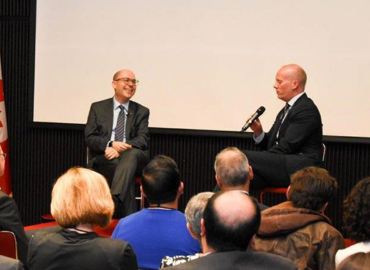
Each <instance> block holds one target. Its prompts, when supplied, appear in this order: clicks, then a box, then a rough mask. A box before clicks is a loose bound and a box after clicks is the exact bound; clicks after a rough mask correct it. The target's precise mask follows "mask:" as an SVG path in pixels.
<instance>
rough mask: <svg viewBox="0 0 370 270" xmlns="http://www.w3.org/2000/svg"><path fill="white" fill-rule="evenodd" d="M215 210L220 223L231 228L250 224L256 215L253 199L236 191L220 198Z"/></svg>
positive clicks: (216, 201) (215, 204) (217, 200)
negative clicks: (246, 223)
mask: <svg viewBox="0 0 370 270" xmlns="http://www.w3.org/2000/svg"><path fill="white" fill-rule="evenodd" d="M214 208H215V213H216V215H217V217H218V218H219V219H220V221H222V223H223V224H225V225H227V226H230V227H233V226H238V225H240V224H243V223H245V222H248V221H249V220H251V219H253V217H254V216H255V215H256V211H255V209H254V204H253V199H252V198H251V197H250V196H247V195H246V194H245V193H242V192H240V191H236V190H233V191H229V192H225V193H223V194H222V195H221V196H220V197H218V198H217V199H216V200H215V203H214Z"/></svg>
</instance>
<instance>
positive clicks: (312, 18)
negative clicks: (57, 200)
mask: <svg viewBox="0 0 370 270" xmlns="http://www.w3.org/2000/svg"><path fill="white" fill-rule="evenodd" d="M369 18H370V2H369V1H368V0H356V1H353V0H305V1H303V0H279V1H276V0H131V1H129V0H103V1H102V0H78V1H76V0H38V1H37V14H36V63H35V96H34V121H35V122H47V123H72V124H85V123H86V119H87V115H88V111H89V108H90V105H91V103H92V102H94V101H98V100H102V99H106V98H109V97H112V96H113V89H112V87H111V81H112V76H113V74H114V73H115V72H116V71H117V70H119V69H122V68H128V69H131V70H133V71H134V72H135V74H136V77H137V79H139V80H140V83H139V84H138V89H137V92H136V95H135V96H134V97H133V100H134V101H137V102H139V103H141V104H143V105H144V106H146V107H148V108H150V110H151V115H150V127H156V128H170V129H191V130H211V131H239V130H240V128H241V126H242V125H243V124H244V122H245V120H246V118H247V117H249V116H250V115H251V114H252V113H254V112H255V111H256V109H257V108H259V107H260V106H265V107H266V112H265V114H264V115H263V116H262V117H261V121H262V123H263V125H264V127H265V129H266V130H268V129H269V128H270V126H271V125H272V123H273V121H274V118H275V116H276V114H277V113H278V111H279V110H280V109H281V108H282V107H283V106H284V103H283V102H282V101H280V100H279V99H277V97H276V93H275V89H274V88H273V87H272V86H273V83H274V80H275V75H276V72H277V70H278V69H279V68H280V67H281V66H282V65H284V64H288V63H297V64H299V65H301V66H302V67H303V68H304V69H305V70H306V72H307V74H308V82H307V86H306V92H307V94H308V96H309V97H311V98H312V99H313V100H314V101H315V103H316V104H317V106H318V107H319V109H320V111H321V116H322V119H323V124H324V135H328V136H344V137H362V138H368V137H370V125H368V124H367V123H368V122H367V121H368V118H369V117H370V106H369V104H368V103H369V100H370V34H369V33H370V19H369Z"/></svg>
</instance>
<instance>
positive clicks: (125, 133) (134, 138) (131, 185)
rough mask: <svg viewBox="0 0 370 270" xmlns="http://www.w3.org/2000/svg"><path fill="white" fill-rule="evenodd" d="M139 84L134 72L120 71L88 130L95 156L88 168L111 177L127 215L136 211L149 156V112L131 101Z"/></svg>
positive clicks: (97, 104) (91, 115)
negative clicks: (140, 180)
mask: <svg viewBox="0 0 370 270" xmlns="http://www.w3.org/2000/svg"><path fill="white" fill-rule="evenodd" d="M138 82H139V81H138V80H136V79H135V74H134V73H133V72H132V71H130V70H125V69H123V70H120V71H117V72H116V74H114V76H113V81H112V87H113V89H114V96H113V98H109V99H106V100H102V101H98V102H95V103H93V104H92V105H91V108H90V113H89V116H88V119H87V123H86V127H85V141H86V144H87V146H88V148H89V150H90V154H91V159H90V161H89V164H88V167H90V168H92V169H94V170H95V171H97V172H99V173H101V174H103V175H104V176H105V177H106V178H107V180H108V181H109V184H110V185H111V191H112V195H113V199H114V201H115V203H116V204H123V207H124V213H123V214H124V215H129V214H132V213H133V212H136V204H135V181H134V179H135V177H136V176H139V175H140V174H141V171H142V169H143V168H144V167H145V165H146V163H148V156H149V155H148V150H147V149H148V141H149V128H148V120H149V109H148V108H146V107H144V106H142V105H140V104H138V103H136V102H134V101H131V100H130V99H131V98H132V97H133V95H134V94H135V92H136V86H137V84H138Z"/></svg>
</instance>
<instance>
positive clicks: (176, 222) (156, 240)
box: [112, 155, 200, 269]
mask: <svg viewBox="0 0 370 270" xmlns="http://www.w3.org/2000/svg"><path fill="white" fill-rule="evenodd" d="M141 189H142V192H143V193H144V195H145V196H146V197H147V199H148V201H149V208H147V209H143V210H141V211H139V212H137V213H135V214H132V215H129V216H127V217H125V218H123V219H121V220H120V222H119V223H118V225H117V227H116V228H115V230H114V232H113V235H112V238H118V239H123V240H125V241H128V242H130V243H131V245H132V247H133V248H134V250H135V253H136V255H137V260H138V264H139V268H141V269H158V268H159V266H160V263H161V259H162V258H163V257H164V256H166V255H167V256H175V255H190V254H195V253H197V252H200V248H199V243H198V242H197V241H196V240H195V239H193V238H192V237H191V235H190V233H189V232H188V230H187V229H186V219H185V215H184V214H183V213H181V212H179V211H178V210H177V208H178V200H179V198H180V196H181V195H182V193H183V189H184V184H183V183H182V182H181V181H180V172H179V169H178V168H177V164H176V162H175V161H173V160H172V159H171V158H169V157H166V156H162V155H160V156H156V157H155V158H154V159H153V160H152V161H150V162H149V163H148V165H147V166H146V167H145V168H144V170H143V175H142V186H141Z"/></svg>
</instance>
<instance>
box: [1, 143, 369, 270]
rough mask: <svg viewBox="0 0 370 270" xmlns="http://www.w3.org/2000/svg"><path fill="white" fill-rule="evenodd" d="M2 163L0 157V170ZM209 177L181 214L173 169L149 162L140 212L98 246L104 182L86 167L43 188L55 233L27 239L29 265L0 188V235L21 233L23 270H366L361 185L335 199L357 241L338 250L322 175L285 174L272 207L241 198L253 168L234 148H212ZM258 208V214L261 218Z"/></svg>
mask: <svg viewBox="0 0 370 270" xmlns="http://www.w3.org/2000/svg"><path fill="white" fill-rule="evenodd" d="M1 152H2V151H1V148H0V154H1ZM4 162H5V161H4V159H3V158H2V157H0V173H1V168H2V164H4ZM215 172H216V177H215V178H216V183H217V185H218V186H219V187H220V189H221V191H220V192H218V193H216V194H213V193H212V192H204V193H200V194H198V195H196V196H194V197H193V198H192V199H191V200H190V201H189V203H188V204H187V206H186V209H185V215H184V214H183V213H181V212H179V211H178V210H177V208H178V202H179V198H180V197H181V195H182V193H183V191H184V184H183V182H182V181H181V177H180V172H179V169H178V167H177V164H176V162H175V161H174V160H172V159H171V158H169V157H166V156H163V155H160V156H156V157H155V158H154V159H153V160H152V161H150V162H149V164H148V165H147V166H146V167H145V169H144V171H143V175H142V186H141V191H142V192H143V193H144V195H145V196H146V197H147V199H148V202H149V207H148V208H147V209H143V210H141V211H140V212H137V213H135V214H131V215H129V216H127V217H125V218H123V219H121V220H120V222H119V223H118V225H117V227H116V228H115V230H114V232H113V235H112V238H113V239H107V238H102V237H100V236H98V235H97V234H96V233H95V232H93V226H94V225H97V226H101V227H104V226H106V225H108V224H109V222H110V220H111V218H112V215H113V212H114V203H113V200H112V196H111V193H110V190H109V187H108V184H107V182H106V179H104V177H103V176H101V175H100V174H98V173H96V172H93V171H91V170H88V169H84V168H72V169H70V170H68V171H67V172H66V173H65V174H64V175H62V176H61V177H60V178H59V179H58V180H57V181H56V183H55V185H54V187H53V191H52V202H51V213H52V215H53V216H54V218H55V219H56V221H57V223H58V224H59V225H60V226H61V227H62V229H61V230H59V231H57V232H47V231H38V232H35V233H34V235H33V236H32V238H31V240H30V244H29V250H28V262H27V264H28V265H26V259H25V258H24V257H25V254H26V253H27V239H26V237H25V235H24V230H23V228H22V225H21V222H20V218H19V213H18V211H17V208H16V205H15V203H14V201H12V199H11V198H9V197H8V196H7V195H5V194H3V193H2V192H1V191H0V214H1V215H0V216H1V217H3V216H4V215H3V213H6V215H5V216H4V218H1V219H0V229H8V230H11V231H17V229H16V228H17V227H21V228H22V230H20V235H21V236H18V235H17V233H16V235H17V239H18V238H19V239H20V240H21V241H20V243H22V245H21V246H19V254H20V259H21V261H22V262H23V263H24V264H25V266H28V267H29V269H31V270H33V269H50V270H52V269H68V270H73V269H84V268H86V269H128V270H129V269H138V268H140V269H158V268H159V267H161V268H163V267H168V266H173V269H229V268H233V269H246V268H248V269H249V268H251V269H316V270H324V269H329V270H334V269H335V266H337V269H338V270H339V269H341V270H343V269H369V268H370V267H369V252H370V211H369V209H370V178H366V179H364V180H361V181H360V182H359V183H358V184H357V185H356V186H355V187H354V189H353V190H352V191H351V193H350V195H349V196H348V197H347V199H346V200H345V202H344V225H345V229H346V231H347V233H348V235H349V236H350V237H351V239H353V240H355V241H357V242H358V243H357V244H356V245H353V246H351V247H349V248H347V249H343V248H344V241H343V237H342V235H341V234H340V233H339V232H338V231H337V230H336V229H335V228H334V227H333V226H331V221H330V219H329V218H328V217H326V216H325V214H324V211H325V208H326V207H327V205H328V202H329V199H330V198H331V197H332V196H333V194H334V193H335V191H336V190H337V183H336V180H335V179H334V178H333V177H331V176H330V175H329V173H328V172H327V171H326V170H324V169H321V168H316V167H308V168H305V169H302V170H300V171H298V172H296V173H295V174H293V175H292V177H291V185H290V186H289V188H288V191H287V199H288V200H287V201H286V202H284V203H281V204H279V205H276V206H273V207H271V208H267V207H266V206H263V205H259V204H258V203H257V202H256V200H255V199H254V198H252V197H250V196H249V194H248V192H249V184H250V181H251V180H252V179H253V170H252V168H251V167H250V166H249V163H248V159H247V157H246V156H245V155H244V153H242V152H241V151H240V150H239V149H237V148H235V147H228V148H226V149H224V150H223V151H221V152H220V153H219V154H218V155H217V157H216V160H215ZM266 208H267V209H266ZM262 209H266V210H264V211H262V213H261V210H262ZM9 215H11V216H9ZM3 221H6V222H8V223H4V222H3ZM9 222H10V223H9ZM4 224H11V225H10V226H9V225H8V227H6V226H7V225H4ZM22 234H23V235H24V239H23V241H22V237H23V236H22ZM18 244H19V243H18ZM22 248H26V251H25V252H24V249H23V250H22ZM338 250H339V251H338ZM261 251H263V252H261ZM200 252H203V253H200ZM136 256H137V257H136ZM161 259H163V260H162V263H161ZM9 265H12V267H20V268H19V269H23V266H22V264H21V263H20V262H19V261H18V262H17V261H16V260H8V259H7V258H4V257H1V256H0V268H1V269H6V268H5V267H8V266H9ZM17 269H18V268H17Z"/></svg>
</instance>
